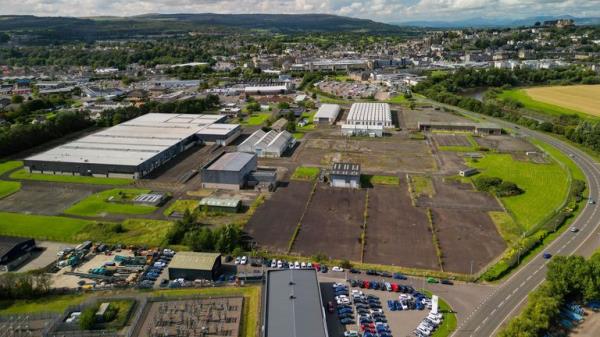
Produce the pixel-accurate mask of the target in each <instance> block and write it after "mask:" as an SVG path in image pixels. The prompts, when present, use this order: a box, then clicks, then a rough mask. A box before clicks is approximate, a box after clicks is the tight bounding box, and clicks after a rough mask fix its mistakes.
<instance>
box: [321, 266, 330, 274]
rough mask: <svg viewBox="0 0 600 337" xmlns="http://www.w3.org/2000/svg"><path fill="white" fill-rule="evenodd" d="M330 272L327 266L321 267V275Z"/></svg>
mask: <svg viewBox="0 0 600 337" xmlns="http://www.w3.org/2000/svg"><path fill="white" fill-rule="evenodd" d="M327 271H328V268H327V266H326V265H322V266H321V273H326V272H327Z"/></svg>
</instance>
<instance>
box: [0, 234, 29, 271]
mask: <svg viewBox="0 0 600 337" xmlns="http://www.w3.org/2000/svg"><path fill="white" fill-rule="evenodd" d="M34 249H35V240H33V239H30V238H19V237H12V236H0V267H2V269H4V268H6V270H8V271H10V270H13V269H15V268H16V267H18V266H20V265H21V264H22V263H23V262H25V261H26V260H27V259H28V258H29V257H31V254H32V251H33V250H34Z"/></svg>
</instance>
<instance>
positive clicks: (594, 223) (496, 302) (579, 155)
mask: <svg viewBox="0 0 600 337" xmlns="http://www.w3.org/2000/svg"><path fill="white" fill-rule="evenodd" d="M434 104H436V105H440V104H439V103H434ZM441 106H445V105H441ZM445 107H447V108H451V109H456V108H455V107H451V106H445ZM461 112H463V113H465V114H468V115H471V116H473V117H476V118H480V117H481V115H478V114H475V113H471V112H467V111H464V110H461ZM486 118H487V119H488V120H491V121H493V122H494V123H497V124H499V125H501V126H502V127H503V128H505V129H512V130H514V131H515V132H518V133H521V134H524V135H526V136H529V137H532V138H536V139H539V140H541V141H543V142H545V143H548V144H550V145H553V146H554V147H556V148H557V149H559V150H560V151H562V152H563V153H565V154H567V155H569V156H571V159H573V161H574V162H575V163H576V164H577V165H578V166H579V167H580V168H581V170H582V171H583V173H584V174H585V176H586V177H587V180H588V181H587V184H588V189H589V193H590V196H591V197H592V198H594V200H597V199H598V197H599V196H598V191H600V168H599V167H598V163H597V162H595V161H594V160H593V159H592V158H591V157H590V156H588V155H587V154H585V153H584V152H583V151H580V150H579V149H576V148H574V147H573V146H570V145H568V144H566V143H564V142H562V141H560V140H557V139H556V138H554V137H551V136H548V135H545V134H542V133H540V132H536V131H532V130H529V129H524V128H522V127H515V125H514V124H511V123H508V122H505V121H502V120H497V119H493V118H489V117H486ZM599 207H600V206H599V205H590V204H587V203H586V204H585V207H584V209H583V211H582V212H581V213H580V215H579V216H578V218H577V219H576V220H575V221H574V222H573V223H572V225H571V226H573V227H576V228H578V229H579V232H577V233H572V232H570V231H568V230H567V231H565V232H564V233H563V234H562V235H561V236H559V237H558V238H557V239H556V240H554V242H552V243H551V244H550V245H549V246H548V247H547V248H546V249H545V250H544V252H548V253H550V254H552V255H574V254H577V255H583V256H590V255H592V253H593V252H594V250H595V249H597V247H599V246H600V232H599V228H600V214H599V212H600V211H599V210H598V208H599ZM544 252H541V253H540V254H538V255H537V256H536V257H534V258H533V259H531V261H530V262H529V263H528V264H527V265H525V266H523V267H521V268H520V269H519V270H518V271H517V272H515V274H513V275H511V276H510V277H509V278H508V279H507V280H505V281H504V282H503V283H502V284H501V285H500V286H499V287H497V288H496V289H495V291H494V292H493V293H492V294H491V295H489V296H488V297H487V298H486V299H484V300H483V302H482V303H480V304H479V306H478V307H477V309H475V310H474V311H473V312H472V313H471V314H468V315H467V319H466V320H464V321H463V322H462V324H460V325H459V326H458V328H457V330H456V331H455V332H454V334H453V335H452V336H453V337H490V336H494V335H496V334H498V331H499V330H500V328H501V327H502V326H503V325H504V324H506V322H507V321H508V320H509V319H510V318H511V317H513V316H515V315H517V314H518V313H519V309H520V308H522V307H523V305H524V304H525V303H526V300H527V295H528V294H529V293H530V292H532V291H533V290H534V289H535V288H537V287H538V286H539V285H540V284H541V283H542V282H543V281H544V279H545V277H546V263H548V260H546V259H544V258H543V256H542V255H543V253H544Z"/></svg>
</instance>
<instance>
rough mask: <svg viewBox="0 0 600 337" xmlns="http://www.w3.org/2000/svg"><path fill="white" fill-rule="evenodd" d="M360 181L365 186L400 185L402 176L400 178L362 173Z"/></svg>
mask: <svg viewBox="0 0 600 337" xmlns="http://www.w3.org/2000/svg"><path fill="white" fill-rule="evenodd" d="M360 183H361V185H363V186H372V185H399V184H400V178H398V177H397V176H380V175H369V174H362V175H361V176H360Z"/></svg>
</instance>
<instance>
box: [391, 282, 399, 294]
mask: <svg viewBox="0 0 600 337" xmlns="http://www.w3.org/2000/svg"><path fill="white" fill-rule="evenodd" d="M391 286H392V291H393V292H395V293H397V292H400V287H398V283H392V284H391Z"/></svg>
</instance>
